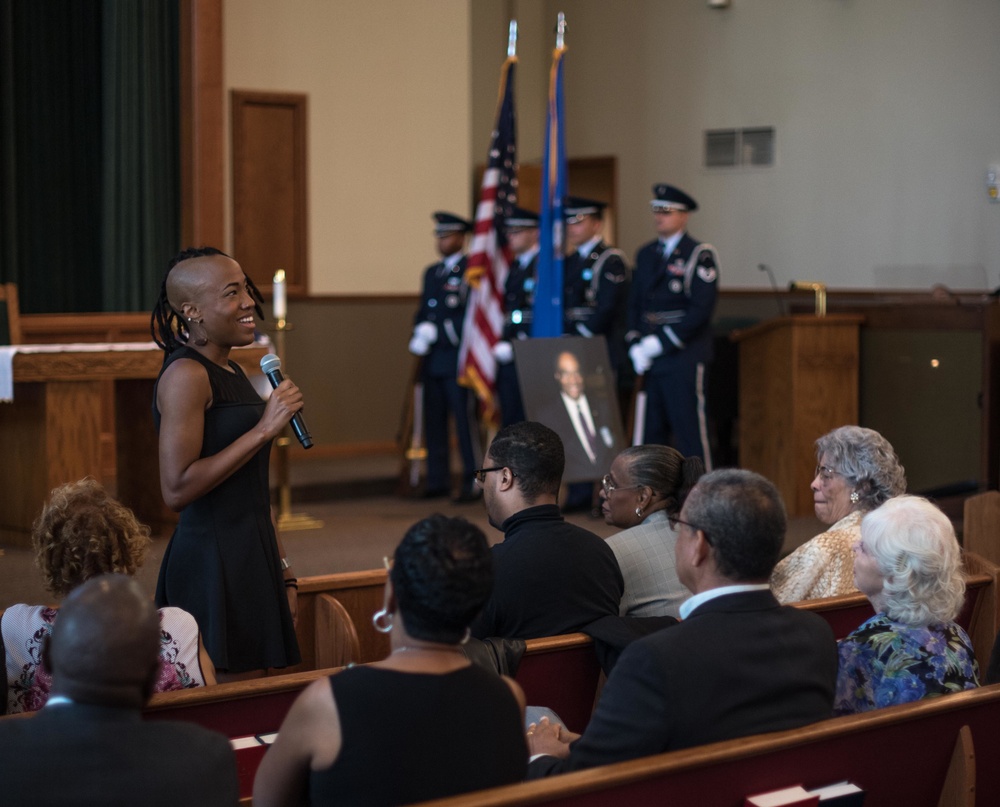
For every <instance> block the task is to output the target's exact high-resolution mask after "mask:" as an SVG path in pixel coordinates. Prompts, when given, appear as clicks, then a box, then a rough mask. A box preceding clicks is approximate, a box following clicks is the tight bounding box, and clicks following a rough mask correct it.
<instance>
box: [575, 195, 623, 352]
mask: <svg viewBox="0 0 1000 807" xmlns="http://www.w3.org/2000/svg"><path fill="white" fill-rule="evenodd" d="M604 207H606V205H605V204H604V203H603V202H596V201H593V200H590V199H582V198H580V197H577V196H571V197H569V198H568V199H567V200H566V207H565V210H564V213H565V215H566V218H568V219H571V218H573V217H574V216H586V215H595V214H599V213H600V211H601V210H602V209H603V208H604ZM563 289H564V291H563V333H566V334H570V335H572V336H586V337H591V336H596V335H597V334H602V335H604V336H605V337H606V338H607V340H608V349H609V352H610V354H611V361H612V364H614V365H615V368H616V369H617V366H618V365H619V364H620V360H621V358H622V351H621V350H620V349H618V345H617V342H618V341H619V340H620V337H621V330H620V328H621V325H622V321H623V319H624V312H625V303H626V300H627V295H628V266H627V265H626V263H625V254H624V253H623V252H622V251H621V250H618V249H615V248H614V247H612V246H610V245H609V244H607V243H605V242H604V240H603V239H601V240H599V241H598V242H597V243H596V244H595V245H593V246H592V247H591V249H590V250H589V251H587V252H586V254H583V255H581V254H580V251H579V250H574V251H573V252H572V253H571V254H569V255H567V256H566V259H565V261H564V262H563ZM616 331H617V336H618V337H619V340H616V339H615V336H616Z"/></svg>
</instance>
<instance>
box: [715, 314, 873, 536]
mask: <svg viewBox="0 0 1000 807" xmlns="http://www.w3.org/2000/svg"><path fill="white" fill-rule="evenodd" d="M863 320H864V317H862V316H859V315H855V314H833V315H828V316H822V317H820V316H814V315H811V314H809V315H805V314H802V315H799V314H795V315H792V316H787V317H779V318H777V319H772V320H768V321H766V322H762V323H760V324H759V325H755V326H753V327H752V328H747V329H746V330H742V331H737V332H736V333H734V334H733V340H734V341H736V342H737V343H738V344H739V357H740V386H739V389H740V393H739V395H740V415H739V418H740V420H739V424H740V425H739V433H740V436H739V451H740V466H741V467H743V468H747V469H749V470H751V471H757V473H760V474H762V475H764V476H766V477H767V478H768V479H770V480H771V481H772V482H774V484H775V485H776V486H777V488H778V490H779V491H781V495H782V497H783V498H784V500H785V507H786V509H787V510H788V515H789V516H805V515H811V514H812V512H813V497H812V491H811V490H810V489H809V483H810V482H811V481H812V479H813V476H814V475H815V468H816V446H815V442H816V439H817V438H818V437H821V436H822V435H824V434H826V433H827V432H828V431H830V430H831V429H835V428H837V427H838V426H845V425H849V424H857V422H858V365H859V359H858V331H859V327H860V325H861V322H862V321H863Z"/></svg>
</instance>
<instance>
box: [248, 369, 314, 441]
mask: <svg viewBox="0 0 1000 807" xmlns="http://www.w3.org/2000/svg"><path fill="white" fill-rule="evenodd" d="M260 369H261V370H263V371H264V375H266V376H267V380H268V381H270V382H271V387H272V388H274V387H277V386H278V384H280V383H281V382H282V381H284V380H285V377H284V376H283V375H282V374H281V359H279V358H278V357H277V356H275V355H274V354H273V353H268V354H267V355H266V356H265V357H264V358H263V359H261V360H260ZM292 431H293V432H295V439H296V440H298V441H299V443H300V444H301V445H302V447H303V448H312V444H313V441H312V436H311V435H310V434H309V429H308V427H307V426H306V422H305V420H304V419H303V417H302V413H301V412H296V413H295V414H294V415H292Z"/></svg>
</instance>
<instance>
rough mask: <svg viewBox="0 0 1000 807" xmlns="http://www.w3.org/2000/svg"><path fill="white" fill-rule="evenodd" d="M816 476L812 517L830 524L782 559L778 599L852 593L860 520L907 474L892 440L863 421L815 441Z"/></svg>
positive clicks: (774, 583)
mask: <svg viewBox="0 0 1000 807" xmlns="http://www.w3.org/2000/svg"><path fill="white" fill-rule="evenodd" d="M816 460H817V462H818V464H817V466H816V476H815V477H814V478H813V481H812V484H810V485H809V487H810V489H811V490H812V492H813V509H814V511H815V513H816V518H818V519H819V520H820V521H822V522H823V523H824V524H829V525H830V528H829V529H828V530H827V531H826V532H822V533H820V534H819V535H817V536H815V537H814V538H811V539H810V540H808V541H806V543H804V544H802V546H800V547H799V548H798V549H796V550H795V551H794V552H792V553H791V554H790V555H789V556H788V557H786V558H784V559H783V560H782V561H781V562H780V563H778V565H777V566H775V567H774V571H773V572H772V574H771V591H772V592H774V596H775V597H777V599H778V601H779V602H781V603H783V604H784V603H789V602H799V601H800V600H814V599H817V598H819V597H839V596H841V595H842V594H853V593H854V592H855V588H854V559H853V557H852V555H851V548H852V547H853V546H854V544H855V543H856V542H857V540H858V536H859V535H860V530H861V519H862V517H863V516H864V514H865V513H867V512H869V511H870V510H874V509H875V508H876V507H878V506H879V505H880V504H882V502H884V501H886V500H887V499H890V498H892V497H893V496H898V495H899V494H901V493H905V492H906V474H905V472H904V471H903V466H902V465H900V464H899V458H898V457H897V456H896V452H895V451H894V450H893V448H892V445H890V443H889V441H888V440H886V439H885V438H884V437H883V436H882V435H881V434H879V433H878V432H877V431H874V430H873V429H866V428H863V427H862V426H841V427H840V428H839V429H834V430H833V431H832V432H828V433H827V434H824V435H823V436H822V437H820V438H819V439H818V440H817V441H816Z"/></svg>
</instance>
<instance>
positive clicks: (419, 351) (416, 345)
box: [410, 336, 431, 356]
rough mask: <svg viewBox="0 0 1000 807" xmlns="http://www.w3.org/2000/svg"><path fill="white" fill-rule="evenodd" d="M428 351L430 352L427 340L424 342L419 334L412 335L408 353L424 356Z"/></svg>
mask: <svg viewBox="0 0 1000 807" xmlns="http://www.w3.org/2000/svg"><path fill="white" fill-rule="evenodd" d="M430 352H431V347H430V345H428V344H427V342H425V341H424V340H423V339H421V338H420V337H419V336H414V337H413V338H412V339H411V340H410V353H412V354H413V355H414V356H426V355H427V354H428V353H430Z"/></svg>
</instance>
